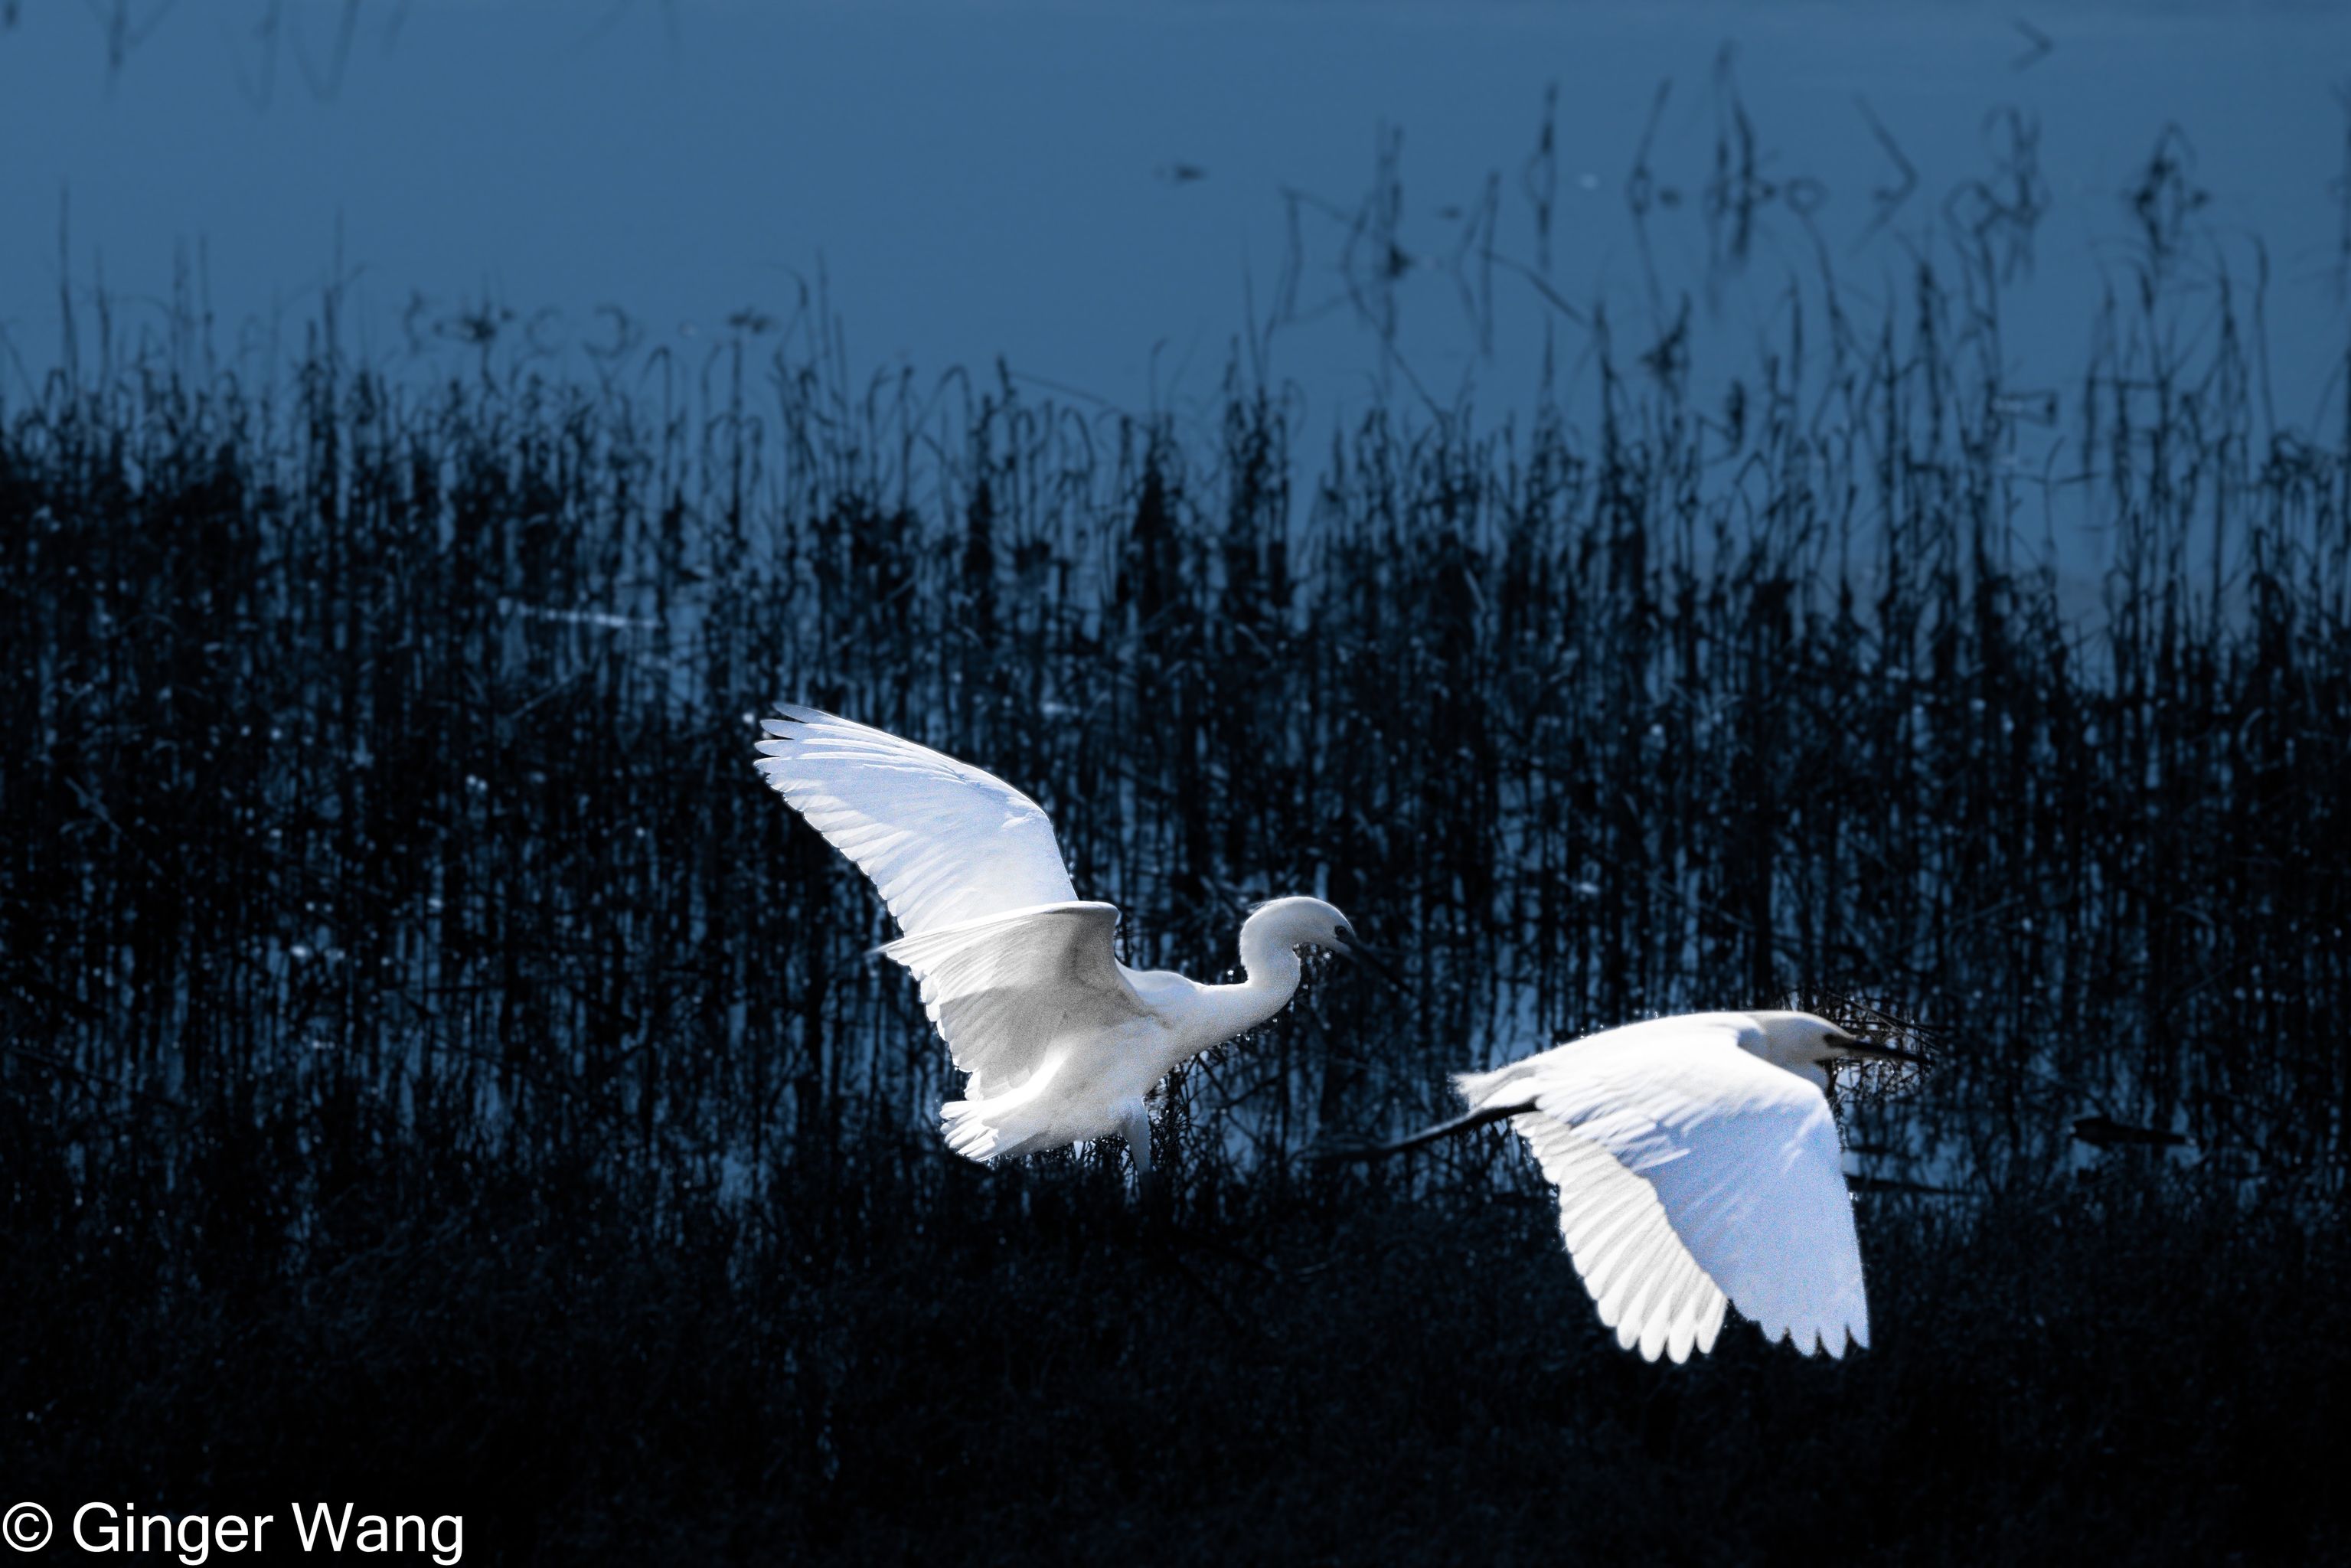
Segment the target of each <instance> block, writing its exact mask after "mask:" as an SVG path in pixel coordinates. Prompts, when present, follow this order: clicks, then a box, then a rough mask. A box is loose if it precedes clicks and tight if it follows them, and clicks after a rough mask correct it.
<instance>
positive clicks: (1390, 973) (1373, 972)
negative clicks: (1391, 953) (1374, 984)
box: [1331, 925, 1404, 991]
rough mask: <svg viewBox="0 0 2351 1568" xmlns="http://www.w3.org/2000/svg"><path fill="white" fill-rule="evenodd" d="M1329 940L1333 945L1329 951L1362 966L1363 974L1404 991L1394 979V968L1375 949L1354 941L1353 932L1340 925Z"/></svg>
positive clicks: (1400, 984)
mask: <svg viewBox="0 0 2351 1568" xmlns="http://www.w3.org/2000/svg"><path fill="white" fill-rule="evenodd" d="M1331 940H1332V943H1333V944H1335V946H1332V949H1331V950H1332V952H1334V953H1336V954H1338V955H1339V956H1341V957H1342V958H1345V959H1348V960H1350V961H1352V962H1353V963H1356V964H1360V965H1362V966H1363V969H1364V973H1365V974H1367V975H1369V976H1371V977H1372V978H1374V979H1375V980H1378V981H1381V982H1382V983H1384V984H1386V985H1390V986H1394V987H1395V988H1396V989H1397V990H1399V991H1400V990H1402V989H1404V982H1403V981H1402V980H1399V979H1397V978H1396V976H1395V967H1393V966H1392V965H1390V964H1389V962H1388V960H1387V959H1386V958H1385V957H1384V956H1383V955H1381V954H1380V953H1379V952H1378V951H1377V950H1376V949H1374V948H1371V947H1366V946H1364V945H1363V944H1362V943H1361V942H1358V941H1356V940H1355V934H1354V932H1353V931H1352V930H1350V929H1349V928H1347V927H1346V926H1344V925H1342V926H1340V927H1339V928H1338V929H1337V930H1336V931H1333V932H1332V934H1331Z"/></svg>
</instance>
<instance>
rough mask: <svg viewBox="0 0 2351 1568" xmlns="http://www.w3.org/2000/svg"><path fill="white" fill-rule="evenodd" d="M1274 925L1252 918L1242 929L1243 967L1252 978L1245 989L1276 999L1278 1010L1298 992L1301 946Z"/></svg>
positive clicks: (1261, 919)
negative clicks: (1299, 950)
mask: <svg viewBox="0 0 2351 1568" xmlns="http://www.w3.org/2000/svg"><path fill="white" fill-rule="evenodd" d="M1274 924H1275V923H1274V922H1273V921H1270V920H1267V919H1264V918H1261V917H1259V916H1258V915H1250V916H1249V919H1248V921H1247V922H1246V923H1244V924H1243V925H1242V926H1241V942H1240V947H1241V967H1242V969H1243V970H1245V971H1247V973H1248V975H1249V979H1248V981H1247V982H1246V983H1245V985H1244V988H1245V989H1248V990H1252V991H1259V992H1262V993H1264V994H1265V995H1267V996H1270V997H1272V998H1275V1000H1274V1004H1273V1005H1274V1008H1275V1009H1276V1010H1277V1011H1278V1010H1280V1007H1281V1005H1282V1003H1284V1002H1286V1001H1288V1000H1289V999H1290V996H1291V994H1292V993H1293V992H1295V991H1296V990H1297V989H1298V976H1299V962H1298V948H1297V946H1295V945H1294V944H1292V943H1291V942H1290V938H1289V937H1288V936H1286V935H1284V934H1283V933H1281V932H1279V931H1276V930H1275V929H1274V928H1273V927H1274ZM1267 1016H1268V1017H1270V1016H1272V1015H1271V1014H1268V1015H1267Z"/></svg>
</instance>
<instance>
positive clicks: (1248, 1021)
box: [1194, 911, 1300, 1050]
mask: <svg viewBox="0 0 2351 1568" xmlns="http://www.w3.org/2000/svg"><path fill="white" fill-rule="evenodd" d="M1240 949H1241V968H1242V969H1243V970H1244V971H1245V972H1246V973H1247V975H1248V978H1247V979H1245V980H1243V981H1241V982H1240V984H1238V985H1235V986H1204V987H1202V988H1201V992H1202V997H1203V999H1204V1000H1205V1001H1206V1002H1207V1014H1206V1017H1205V1018H1204V1020H1203V1021H1204V1022H1205V1023H1206V1024H1207V1030H1208V1031H1209V1032H1212V1033H1214V1034H1215V1036H1216V1039H1217V1040H1230V1039H1231V1038H1232V1037H1233V1036H1235V1035H1237V1034H1245V1033H1247V1032H1248V1031H1249V1030H1253V1029H1255V1028H1256V1027H1257V1026H1258V1025H1259V1024H1261V1023H1263V1022H1264V1021H1265V1020H1266V1019H1270V1018H1271V1017H1272V1016H1273V1015H1274V1014H1276V1013H1278V1012H1280V1010H1281V1009H1283V1008H1285V1007H1287V1006H1288V1005H1289V1004H1290V998H1291V997H1293V996H1295V995H1296V994H1297V992H1298V977H1299V973H1300V965H1299V961H1298V950H1297V947H1296V946H1295V945H1294V944H1293V943H1292V941H1291V940H1290V936H1289V935H1288V934H1287V933H1286V932H1284V931H1282V930H1281V929H1280V921H1278V920H1276V919H1273V918H1271V917H1270V916H1269V915H1268V914H1267V913H1266V912H1264V911H1259V913H1258V914H1256V915H1250V916H1249V920H1248V922H1247V923H1246V924H1244V925H1242V926H1241V939H1240ZM1211 1043H1214V1042H1213V1041H1212V1042H1211ZM1194 1049H1196V1050H1198V1049H1203V1048H1200V1047H1195V1048H1194Z"/></svg>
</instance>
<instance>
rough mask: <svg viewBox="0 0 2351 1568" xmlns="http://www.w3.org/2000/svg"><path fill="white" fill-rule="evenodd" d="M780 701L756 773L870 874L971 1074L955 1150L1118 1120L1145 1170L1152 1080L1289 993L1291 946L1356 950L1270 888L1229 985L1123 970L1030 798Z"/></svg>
mask: <svg viewBox="0 0 2351 1568" xmlns="http://www.w3.org/2000/svg"><path fill="white" fill-rule="evenodd" d="M780 712H781V715H782V716H781V717H779V718H773V719H769V720H768V721H767V724H766V730H767V734H768V738H767V739H765V740H763V741H761V742H759V747H758V748H759V750H760V751H761V752H762V753H763V754H764V755H763V757H762V758H761V759H760V761H759V762H758V769H759V772H760V773H761V774H762V775H763V776H764V777H765V778H766V779H767V780H768V784H769V785H770V786H772V787H773V788H774V789H776V790H777V791H778V792H779V793H780V794H781V795H782V796H783V797H784V799H785V800H788V801H789V802H790V803H791V805H792V808H793V809H794V810H797V811H799V813H800V815H801V816H803V817H805V818H807V819H808V821H809V825H810V826H811V827H813V828H815V829H816V830H817V831H819V832H820V833H822V834H823V835H824V836H825V838H826V839H828V840H829V841H831V843H832V846H833V847H834V848H835V849H837V850H839V851H841V853H843V854H845V855H847V856H848V857H849V858H850V859H851V860H852V861H854V862H856V863H857V867H858V869H859V870H860V871H862V872H863V873H865V874H866V875H867V876H868V877H870V878H872V881H873V884H874V886H875V887H877V888H878V889H880V890H881V894H882V900H883V903H884V904H888V905H889V908H890V913H891V914H892V915H895V916H896V917H897V921H898V924H899V925H900V927H901V928H902V929H904V932H905V935H904V936H901V937H900V938H899V939H898V940H896V941H895V942H892V943H890V944H888V945H887V946H884V947H883V948H882V949H881V951H882V952H883V953H884V954H886V955H888V956H890V957H892V958H894V959H896V960H897V961H898V962H899V963H901V964H904V966H905V967H907V968H908V969H910V970H912V971H914V977H915V978H916V979H917V980H918V981H920V982H921V984H922V995H923V1003H924V1006H925V1009H927V1011H928V1012H929V1014H930V1018H931V1021H932V1022H933V1023H934V1024H935V1025H936V1026H937V1027H938V1031H939V1033H940V1034H941V1035H943V1036H944V1037H946V1042H947V1051H948V1052H949V1054H950V1055H951V1056H952V1057H953V1058H954V1061H955V1064H956V1066H957V1067H959V1068H961V1069H962V1070H963V1071H966V1072H968V1073H969V1074H970V1075H971V1076H970V1079H969V1080H968V1082H966V1083H965V1085H964V1098H963V1099H961V1100H950V1101H948V1102H947V1103H946V1105H945V1106H944V1107H942V1113H943V1114H944V1116H945V1117H946V1121H945V1123H944V1124H943V1125H942V1126H941V1129H940V1130H941V1131H942V1132H943V1133H944V1134H946V1140H947V1146H948V1147H950V1148H952V1149H954V1150H955V1152H956V1153H957V1154H959V1155H968V1156H969V1157H971V1158H972V1159H975V1160H988V1159H993V1158H998V1157H1000V1156H1004V1155H1025V1154H1030V1153H1033V1152H1035V1151H1037V1150H1040V1149H1051V1148H1059V1147H1061V1146H1062V1145H1068V1144H1074V1143H1078V1142H1080V1141H1081V1140H1084V1139H1089V1138H1099V1137H1102V1136H1103V1135H1105V1134H1110V1133H1117V1134H1120V1135H1122V1136H1123V1138H1124V1139H1125V1140H1126V1146H1127V1150H1128V1152H1129V1153H1130V1154H1131V1155H1133V1157H1134V1165H1135V1169H1136V1171H1137V1172H1138V1173H1147V1172H1148V1171H1149V1170H1150V1169H1151V1118H1150V1113H1149V1111H1148V1109H1147V1108H1146V1105H1145V1100H1146V1096H1148V1094H1149V1093H1150V1092H1151V1090H1152V1088H1153V1087H1154V1086H1155V1084H1157V1083H1158V1082H1159V1081H1160V1080H1161V1079H1162V1078H1165V1076H1166V1075H1167V1073H1168V1072H1169V1071H1170V1070H1172V1069H1174V1068H1175V1067H1178V1066H1180V1065H1182V1064H1183V1063H1184V1062H1186V1061H1190V1060H1191V1059H1192V1058H1193V1057H1195V1056H1197V1055H1198V1054H1199V1053H1200V1052H1202V1051H1207V1050H1208V1049H1209V1048H1210V1047H1212V1046H1215V1045H1218V1044H1221V1043H1222V1042H1224V1041H1225V1040H1230V1039H1232V1038H1233V1037H1234V1036H1235V1035H1238V1034H1243V1033H1246V1032H1248V1031H1249V1030H1252V1029H1255V1028H1256V1027H1257V1026H1258V1025H1259V1024H1261V1023H1263V1022H1264V1021H1265V1020H1266V1019H1270V1018H1271V1017H1272V1016H1273V1015H1274V1014H1276V1013H1278V1012H1280V1010H1281V1009H1282V1008H1283V1006H1284V1005H1286V1004H1287V1003H1288V1002H1289V1000H1290V996H1291V994H1292V993H1293V992H1295V991H1296V990H1297V989H1298V977H1299V956H1298V950H1299V949H1300V948H1301V947H1323V948H1328V949H1329V950H1331V951H1332V952H1334V953H1338V954H1341V955H1343V956H1349V957H1362V956H1364V955H1363V951H1362V949H1361V948H1360V947H1359V946H1358V945H1357V944H1356V942H1355V934H1354V931H1353V929H1352V928H1351V927H1350V926H1349V925H1348V924H1347V920H1346V916H1344V915H1341V914H1340V913H1339V912H1338V910H1336V909H1334V908H1332V906H1331V905H1330V904H1325V903H1323V902H1322V900H1321V899H1319V898H1277V899H1275V900H1273V901H1272V902H1271V903H1270V904H1259V906H1258V907H1257V908H1256V909H1255V910H1253V911H1251V912H1250V914H1249V918H1248V920H1246V921H1244V922H1243V923H1242V925H1241V933H1240V956H1241V967H1242V968H1243V969H1244V971H1245V972H1246V973H1247V975H1248V978H1247V979H1246V980H1244V981H1242V982H1241V983H1239V984H1238V985H1228V986H1204V985H1201V984H1199V983H1198V982H1196V981H1194V980H1191V979H1187V978H1186V977H1184V976H1182V975H1177V974H1171V973H1169V972H1167V971H1165V970H1157V969H1151V970H1138V969H1130V968H1128V967H1126V966H1125V965H1124V964H1122V963H1120V962H1119V961H1118V956H1117V954H1116V952H1115V951H1114V949H1113V945H1112V938H1113V936H1114V934H1115V933H1116V932H1117V930H1118V906H1117V905H1116V904H1102V903H1095V902H1092V901H1089V900H1084V899H1081V898H1079V897H1078V895H1077V890H1076V889H1075V888H1074V887H1072V886H1071V883H1070V873H1069V869H1068V868H1067V867H1066V866H1065V865H1063V864H1062V862H1061V849H1060V847H1059V846H1058V845H1056V844H1055V842H1054V841H1053V825H1052V822H1051V821H1050V820H1049V819H1048V818H1047V817H1046V815H1045V813H1044V811H1043V810H1040V808H1039V807H1038V805H1037V803H1036V802H1035V801H1034V800H1030V799H1029V797H1028V796H1026V795H1023V794H1022V793H1020V791H1019V790H1018V789H1013V788H1012V786H1010V785H1009V784H1007V783H1005V782H1004V781H1003V780H1002V779H998V778H996V777H994V776H993V775H991V774H987V773H984V772H982V771H981V770H980V769H978V768H973V767H971V766H969V765H968V764H967V763H962V762H957V761H956V759H955V758H951V757H943V756H941V755H940V754H939V753H937V752H935V751H933V750H930V749H929V748H928V747H921V746H917V745H915V744H914V742H912V741H910V740H901V739H899V738H898V737H896V736H893V735H885V734H884V733H883V732H882V731H881V730H878V729H871V728H868V727H866V726H864V725H862V724H854V723H852V722H851V721H850V720H848V719H845V718H840V717H836V716H833V715H831V714H829V713H825V712H822V711H821V710H820V709H817V708H811V707H799V706H791V705H784V706H782V707H781V708H780Z"/></svg>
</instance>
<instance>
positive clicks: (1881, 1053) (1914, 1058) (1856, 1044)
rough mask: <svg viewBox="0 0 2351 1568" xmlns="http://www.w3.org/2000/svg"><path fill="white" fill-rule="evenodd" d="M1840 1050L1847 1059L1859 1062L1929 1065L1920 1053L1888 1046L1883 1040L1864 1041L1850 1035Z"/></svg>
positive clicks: (1896, 1046) (1914, 1065)
mask: <svg viewBox="0 0 2351 1568" xmlns="http://www.w3.org/2000/svg"><path fill="white" fill-rule="evenodd" d="M1838 1049H1839V1050H1840V1051H1843V1052H1844V1054H1845V1055H1846V1056H1847V1057H1849V1058H1852V1059H1853V1060H1855V1061H1907V1062H1908V1063H1910V1064H1911V1065H1912V1066H1913V1067H1924V1066H1926V1065H1927V1059H1926V1058H1925V1057H1924V1056H1921V1055H1920V1054H1918V1052H1917V1051H1909V1050H1906V1049H1904V1048H1903V1047H1901V1046H1898V1045H1887V1044H1886V1042H1885V1041H1883V1040H1862V1039H1859V1038H1856V1037H1855V1036H1851V1035H1848V1036H1846V1037H1845V1042H1844V1045H1842V1046H1840V1047H1839V1048H1838Z"/></svg>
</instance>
